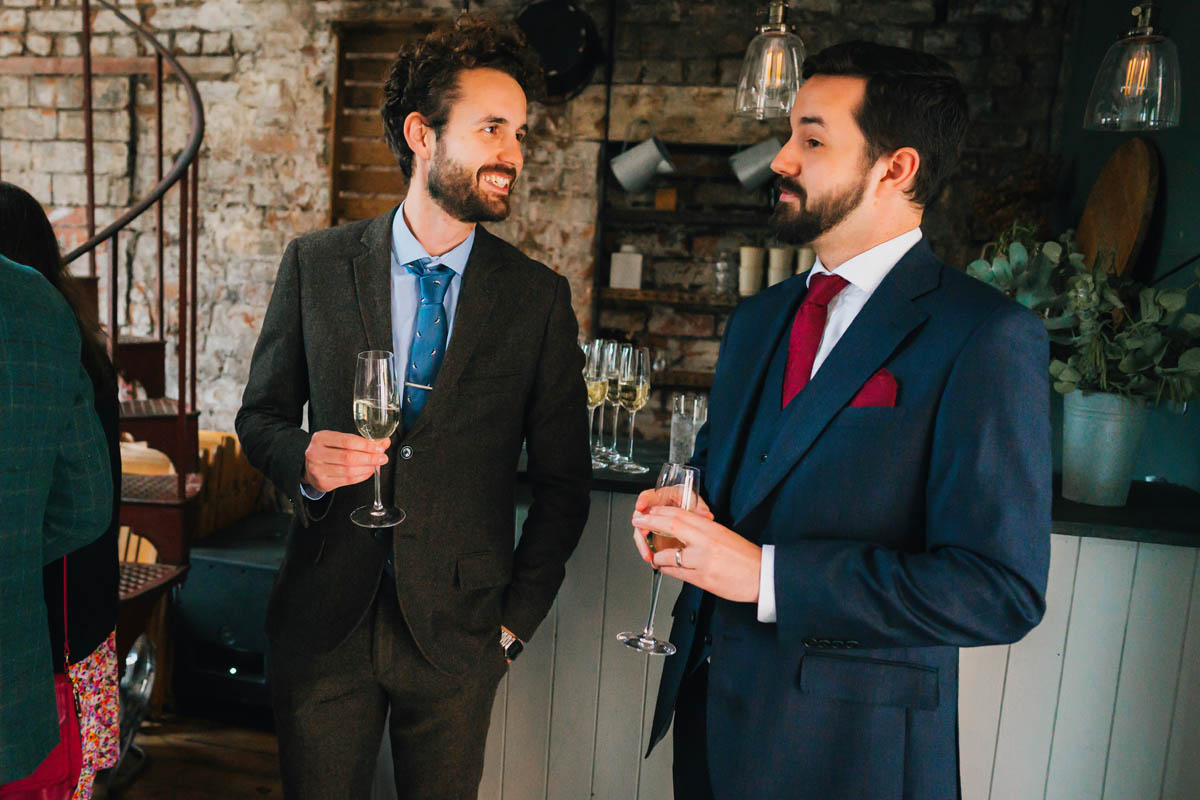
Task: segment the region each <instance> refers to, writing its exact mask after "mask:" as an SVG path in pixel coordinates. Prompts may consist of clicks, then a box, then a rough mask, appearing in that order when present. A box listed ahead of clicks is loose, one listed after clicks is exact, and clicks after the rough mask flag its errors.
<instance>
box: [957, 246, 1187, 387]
mask: <svg viewBox="0 0 1200 800" xmlns="http://www.w3.org/2000/svg"><path fill="white" fill-rule="evenodd" d="M1034 233H1035V231H1034V229H1033V228H1031V227H1029V226H1024V225H1021V224H1017V225H1014V226H1013V227H1012V229H1010V230H1008V231H1006V232H1005V233H1004V234H1003V235H1002V236H1001V237H1000V238H999V240H998V241H996V242H993V243H992V244H990V245H988V246H987V247H985V248H984V253H983V258H981V259H979V260H977V261H973V262H972V263H971V264H969V265H968V266H967V272H968V273H969V274H970V275H972V276H973V277H975V278H978V279H979V280H981V281H984V282H985V283H988V284H991V285H992V286H994V287H995V288H997V289H999V290H1000V291H1002V292H1004V293H1005V294H1007V295H1008V296H1009V297H1011V298H1013V299H1014V300H1016V301H1017V302H1019V303H1020V304H1021V305H1023V306H1025V307H1026V308H1028V309H1030V310H1031V311H1033V312H1034V313H1035V314H1037V315H1038V316H1039V317H1041V319H1042V322H1043V323H1044V324H1045V326H1046V330H1047V331H1048V332H1049V334H1050V343H1051V345H1050V346H1051V360H1050V375H1051V377H1052V378H1053V382H1054V389H1055V390H1056V391H1058V392H1060V393H1062V394H1070V393H1071V392H1073V391H1075V390H1077V389H1082V390H1084V391H1091V392H1110V393H1113V394H1121V395H1125V396H1127V397H1133V398H1145V399H1147V400H1149V401H1150V402H1152V403H1154V404H1158V403H1159V402H1160V401H1162V400H1163V399H1164V398H1166V399H1168V400H1170V401H1172V402H1175V403H1185V402H1187V401H1188V400H1190V399H1193V398H1197V397H1200V314H1190V313H1185V312H1184V308H1185V307H1186V306H1187V301H1188V293H1189V292H1190V291H1191V290H1192V289H1193V288H1195V287H1196V286H1197V285H1200V280H1198V281H1197V282H1196V283H1192V284H1191V285H1189V286H1186V287H1184V288H1176V289H1156V288H1154V287H1150V286H1144V285H1142V284H1139V283H1137V282H1136V281H1133V280H1130V279H1127V278H1122V277H1119V276H1117V275H1113V274H1111V273H1109V272H1108V270H1107V267H1108V266H1109V264H1110V261H1109V262H1108V263H1106V261H1105V259H1104V258H1099V257H1098V258H1097V260H1096V265H1095V266H1096V268H1095V269H1094V270H1089V269H1088V267H1087V265H1086V264H1084V258H1083V254H1082V253H1080V252H1079V248H1078V246H1077V245H1076V243H1075V241H1074V239H1073V238H1072V232H1070V231H1068V232H1067V233H1065V234H1063V235H1062V236H1061V237H1059V239H1058V240H1057V241H1046V242H1038V241H1037V240H1036V239H1035V236H1034ZM1110 259H1111V257H1110ZM1196 276H1197V278H1200V267H1197V268H1196Z"/></svg>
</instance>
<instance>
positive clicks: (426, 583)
mask: <svg viewBox="0 0 1200 800" xmlns="http://www.w3.org/2000/svg"><path fill="white" fill-rule="evenodd" d="M394 214H395V211H394V210H393V211H392V212H389V213H387V214H384V215H383V216H380V217H377V218H375V219H373V220H366V221H362V222H356V223H352V224H349V225H344V226H341V227H337V228H333V229H330V230H324V231H320V232H317V233H313V234H309V235H307V236H302V237H300V238H299V239H296V240H295V241H293V242H292V243H291V244H290V245H289V246H288V248H287V251H286V252H285V254H284V256H283V262H282V264H281V265H280V268H279V274H278V277H277V279H276V283H275V288H274V293H273V295H272V297H271V302H270V305H269V307H268V310H267V314H266V318H265V320H264V321H263V329H262V333H261V334H260V336H259V340H258V344H257V346H256V347H255V350H254V357H253V361H252V362H251V367H250V378H249V382H248V384H247V386H246V390H245V394H244V395H243V398H242V408H241V410H240V411H239V412H238V415H237V431H238V434H239V436H240V437H241V440H242V443H243V446H244V447H245V450H246V454H247V456H248V457H249V459H250V461H251V463H253V464H255V465H256V466H258V467H260V468H261V469H263V471H264V472H265V473H266V474H267V475H268V477H270V478H271V480H272V481H274V483H275V484H276V486H278V487H279V488H280V489H281V490H282V491H284V492H286V493H287V494H288V495H289V496H290V497H292V499H293V503H294V505H295V508H296V512H297V513H296V521H295V523H294V524H293V529H292V533H291V536H290V538H289V542H288V548H287V557H286V559H285V561H284V565H283V567H282V569H281V571H280V575H279V577H278V579H277V581H276V584H275V588H274V591H273V593H272V597H271V602H270V606H269V608H268V613H267V632H268V635H269V636H270V637H271V638H272V639H273V640H275V641H277V642H280V643H283V644H299V643H303V644H304V645H305V646H307V647H308V648H309V649H312V650H316V651H319V652H322V651H328V650H331V649H332V648H333V647H335V646H336V645H337V644H338V643H339V642H341V641H342V640H343V639H344V638H345V637H346V636H347V635H348V634H349V633H350V632H351V631H352V630H353V629H354V626H355V625H357V624H358V622H359V621H360V620H361V619H362V618H363V616H364V615H365V614H366V612H367V610H368V609H369V608H370V606H371V602H372V599H373V598H374V595H375V590H376V587H377V586H378V583H379V580H380V574H381V570H382V569H383V561H384V557H385V554H386V548H387V547H388V546H389V544H390V546H391V547H392V548H393V553H394V562H395V565H396V570H395V571H396V593H397V596H398V597H399V600H400V606H401V611H402V613H403V617H404V620H405V621H406V623H407V625H408V627H409V629H410V630H411V632H412V635H413V637H414V639H415V640H416V642H417V645H418V646H419V647H420V649H421V652H422V653H423V654H424V656H425V657H426V658H427V659H428V660H429V661H430V662H432V663H433V664H434V666H436V667H438V668H439V669H441V670H443V671H445V672H448V673H451V674H460V673H463V672H466V671H467V670H469V669H471V668H472V667H473V666H474V667H476V668H478V665H479V664H480V663H481V662H482V663H488V662H487V661H485V660H484V656H485V650H484V648H489V647H492V648H494V647H497V646H498V645H497V637H498V635H499V627H500V625H501V624H503V625H506V626H507V627H508V628H509V629H511V630H512V631H513V632H514V633H516V634H517V636H519V637H520V638H521V639H523V640H526V641H528V639H529V638H530V637H531V636H532V635H533V632H534V630H535V629H536V628H537V626H538V624H539V623H540V622H541V620H542V618H543V617H544V616H545V615H546V613H547V612H548V611H549V609H550V606H551V604H552V603H553V601H554V596H555V594H556V593H557V591H558V587H559V585H560V584H561V583H562V580H563V575H564V564H565V563H566V560H567V558H568V557H569V556H570V555H571V552H572V550H574V548H575V545H576V543H577V542H578V540H579V536H580V534H581V532H582V530H583V525H584V522H585V521H586V519H587V512H588V484H589V481H590V478H591V467H590V458H589V455H588V444H587V441H588V436H587V416H586V403H585V390H584V386H583V380H582V375H581V370H582V366H583V358H582V354H581V353H580V349H579V347H578V345H577V344H576V337H577V335H578V327H577V323H576V320H575V315H574V313H573V312H572V310H571V302H570V290H569V288H568V284H567V281H566V280H565V279H564V278H562V277H561V276H559V275H557V274H555V273H554V272H553V271H551V270H550V269H548V268H547V267H545V266H544V265H542V264H539V263H537V262H535V261H533V260H531V259H529V258H527V257H526V256H524V255H522V254H521V253H520V252H519V251H518V250H516V249H515V248H513V247H511V246H510V245H508V244H506V243H505V242H503V241H501V240H500V239H498V238H496V237H495V236H493V235H491V234H490V233H488V232H487V231H485V230H484V229H483V228H482V226H480V227H479V228H478V229H477V233H476V237H475V244H474V247H473V248H472V250H471V255H470V259H469V260H468V262H467V267H466V270H465V272H464V274H463V284H462V287H461V291H460V294H459V301H458V308H457V311H456V316H455V319H454V330H453V334H452V336H451V337H450V343H449V348H448V349H447V351H446V358H445V361H444V362H443V364H442V367H441V370H440V372H439V374H438V377H437V380H436V382H435V386H434V390H433V392H432V394H431V395H430V398H429V401H428V403H427V405H426V406H425V408H424V410H423V411H422V413H421V416H420V417H419V418H418V419H417V421H416V423H414V425H413V427H412V428H411V429H410V430H407V431H398V432H397V434H396V435H395V436H394V437H393V438H392V446H391V448H390V450H389V452H388V456H389V462H388V464H387V465H386V466H385V467H384V470H383V485H384V486H385V487H390V488H391V495H392V498H391V499H392V501H393V502H394V503H395V504H396V505H398V506H399V507H401V508H403V509H404V510H405V511H406V512H407V514H408V517H407V519H406V520H405V521H404V522H403V523H402V524H401V525H399V526H398V527H396V528H395V529H394V531H395V534H394V536H393V537H391V541H390V542H389V537H387V536H383V537H379V538H376V537H374V536H373V535H372V532H371V531H369V530H366V529H363V528H359V527H357V526H355V525H354V524H353V523H352V522H350V519H349V517H350V512H351V511H352V510H353V509H354V508H356V507H358V506H360V505H363V504H365V503H367V502H369V501H370V499H371V498H372V497H373V491H374V490H373V487H372V482H371V481H369V480H368V481H365V482H363V483H361V484H358V485H355V486H347V487H343V488H341V489H338V490H336V491H334V492H331V493H330V494H329V495H326V496H325V497H324V498H322V499H321V500H320V501H317V502H315V503H314V502H310V501H307V500H305V499H303V497H302V495H300V493H299V486H300V477H301V474H302V472H303V470H304V451H305V448H306V447H307V446H308V442H309V438H310V434H309V433H308V432H307V431H306V430H304V429H302V428H301V415H302V411H303V409H304V407H305V404H306V403H307V405H308V412H307V414H308V419H307V422H308V425H307V430H308V431H317V430H335V431H343V432H348V433H354V432H356V431H355V427H354V422H353V417H352V413H351V410H352V395H353V388H354V369H355V361H356V356H357V354H358V353H359V352H361V351H363V350H369V349H376V350H390V349H391V347H392V345H391V342H392V323H391V304H390V247H391V227H392V218H393V216H394ZM522 443H524V444H525V448H526V451H527V453H528V471H527V474H528V479H529V481H530V483H531V484H532V490H533V503H532V506H531V508H530V510H529V515H528V517H527V519H526V521H525V524H524V527H523V529H522V532H521V535H520V540H519V543H518V542H517V541H516V540H517V536H516V529H515V503H514V488H515V483H516V480H517V462H518V459H519V458H520V455H521V447H522ZM386 494H387V491H386V489H385V496H386Z"/></svg>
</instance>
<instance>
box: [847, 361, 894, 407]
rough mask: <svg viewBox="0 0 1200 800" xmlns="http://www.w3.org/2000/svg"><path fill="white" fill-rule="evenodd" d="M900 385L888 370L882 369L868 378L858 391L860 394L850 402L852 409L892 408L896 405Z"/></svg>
mask: <svg viewBox="0 0 1200 800" xmlns="http://www.w3.org/2000/svg"><path fill="white" fill-rule="evenodd" d="M899 389H900V384H898V383H896V378H895V377H894V376H893V375H892V373H890V372H888V371H887V370H886V369H881V370H879V371H878V372H876V373H875V374H874V375H872V376H871V377H870V378H867V382H866V383H864V384H863V386H862V388H861V389H859V390H858V394H856V395H855V396H854V399H853V400H851V401H850V407H851V408H867V407H872V406H874V407H878V406H883V407H886V408H891V407H893V406H895V405H896V394H897V392H898V391H899Z"/></svg>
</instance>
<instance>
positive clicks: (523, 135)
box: [517, 133, 525, 142]
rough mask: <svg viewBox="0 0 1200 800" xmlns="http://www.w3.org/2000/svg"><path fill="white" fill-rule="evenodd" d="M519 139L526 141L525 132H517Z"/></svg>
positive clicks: (519, 140)
mask: <svg viewBox="0 0 1200 800" xmlns="http://www.w3.org/2000/svg"><path fill="white" fill-rule="evenodd" d="M517 141H518V142H523V141H525V134H523V133H518V134H517Z"/></svg>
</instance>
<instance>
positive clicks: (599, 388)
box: [583, 340, 608, 469]
mask: <svg viewBox="0 0 1200 800" xmlns="http://www.w3.org/2000/svg"><path fill="white" fill-rule="evenodd" d="M602 344H603V342H601V341H600V340H596V342H595V343H594V344H593V345H592V346H591V347H590V348H589V349H588V351H587V362H586V363H585V364H584V367H583V384H584V386H586V387H587V409H588V444H589V445H591V447H592V469H600V468H602V467H604V466H606V465H605V463H604V462H603V461H601V460H600V459H598V458H596V455H595V453H596V447H595V444H594V443H593V442H592V440H591V436H592V427H593V423H594V422H595V421H596V409H597V408H598V407H599V406H601V405H603V404H604V396H605V394H607V393H608V378H606V377H605V375H604V369H603V365H604V360H603V357H604V348H603V347H602V346H601V345H602ZM600 420H601V423H603V421H604V414H603V413H601V415H600Z"/></svg>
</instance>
